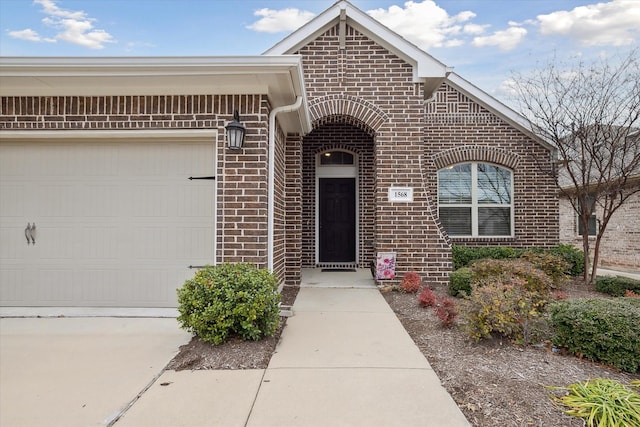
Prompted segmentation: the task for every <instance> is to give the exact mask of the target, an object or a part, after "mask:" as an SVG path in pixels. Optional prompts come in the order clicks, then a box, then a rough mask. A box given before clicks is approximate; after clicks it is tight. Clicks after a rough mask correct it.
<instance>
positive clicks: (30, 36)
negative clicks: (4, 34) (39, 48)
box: [8, 28, 55, 42]
mask: <svg viewBox="0 0 640 427" xmlns="http://www.w3.org/2000/svg"><path fill="white" fill-rule="evenodd" d="M8 33H9V35H10V36H11V37H13V38H14V39H20V40H27V41H30V42H55V40H53V39H47V38H42V37H40V34H38V32H37V31H34V30H32V29H31V28H25V29H24V30H19V31H8Z"/></svg>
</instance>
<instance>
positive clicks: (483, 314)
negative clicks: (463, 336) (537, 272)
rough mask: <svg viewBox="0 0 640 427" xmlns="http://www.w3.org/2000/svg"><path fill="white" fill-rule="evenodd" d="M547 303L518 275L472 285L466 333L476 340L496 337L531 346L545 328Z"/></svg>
mask: <svg viewBox="0 0 640 427" xmlns="http://www.w3.org/2000/svg"><path fill="white" fill-rule="evenodd" d="M547 302H548V299H546V298H544V297H543V296H542V295H540V294H538V293H536V292H531V291H529V290H527V283H526V281H525V279H523V278H522V277H517V276H515V275H496V276H491V277H488V278H485V279H483V280H481V281H480V282H478V283H474V284H473V285H472V291H471V296H470V297H468V298H467V299H466V301H464V303H463V308H464V309H463V312H462V313H463V318H464V320H465V324H464V329H465V331H466V332H467V334H468V335H469V336H470V337H471V338H473V339H475V340H480V339H481V338H490V337H491V336H492V335H493V334H494V333H499V334H501V335H502V336H504V337H506V338H509V339H512V340H514V341H515V342H516V343H518V344H521V343H530V342H533V341H536V340H538V339H539V336H538V335H540V334H541V333H542V331H544V330H545V329H546V328H545V325H544V324H545V322H544V319H543V313H544V308H545V305H546V304H547Z"/></svg>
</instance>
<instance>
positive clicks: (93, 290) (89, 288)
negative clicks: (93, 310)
mask: <svg viewBox="0 0 640 427" xmlns="http://www.w3.org/2000/svg"><path fill="white" fill-rule="evenodd" d="M118 282H120V272H119V271H118V270H117V269H113V268H112V269H99V268H96V269H85V270H81V271H76V273H75V274H74V284H75V287H76V292H77V293H78V294H79V298H78V300H79V302H82V303H83V304H86V305H88V306H105V305H106V306H109V305H116V304H117V303H118V301H119V300H120V299H121V297H123V296H124V295H118V292H119V291H120V287H119V286H117V283H118ZM119 297H120V298H119Z"/></svg>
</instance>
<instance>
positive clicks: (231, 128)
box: [224, 110, 245, 150]
mask: <svg viewBox="0 0 640 427" xmlns="http://www.w3.org/2000/svg"><path fill="white" fill-rule="evenodd" d="M224 128H225V129H226V130H227V145H228V146H229V148H230V149H231V150H239V149H241V148H242V143H243V142H244V132H245V128H244V125H243V124H242V123H240V115H239V114H238V110H236V111H234V113H233V121H231V122H229V124H228V125H226V126H225V127H224Z"/></svg>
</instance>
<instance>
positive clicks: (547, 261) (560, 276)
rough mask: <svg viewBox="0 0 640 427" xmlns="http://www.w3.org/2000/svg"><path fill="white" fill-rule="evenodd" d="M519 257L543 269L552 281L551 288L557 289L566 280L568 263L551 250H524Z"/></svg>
mask: <svg viewBox="0 0 640 427" xmlns="http://www.w3.org/2000/svg"><path fill="white" fill-rule="evenodd" d="M520 259H523V260H525V261H528V262H530V263H531V264H533V265H534V266H535V267H536V268H538V269H540V270H542V271H544V272H545V273H546V275H547V276H549V278H551V280H552V282H553V285H552V286H553V288H555V289H557V288H559V287H560V286H562V284H564V283H566V282H567V281H568V278H567V275H566V274H565V272H566V271H568V270H569V269H570V266H569V263H567V262H566V261H565V260H564V258H562V257H561V256H559V255H555V254H553V253H551V252H537V251H525V252H524V253H523V254H522V256H521V257H520Z"/></svg>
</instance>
